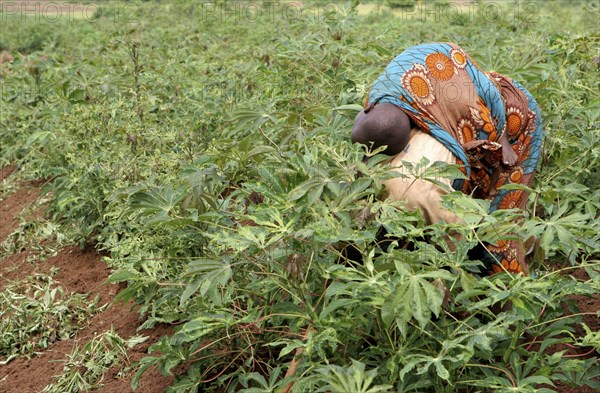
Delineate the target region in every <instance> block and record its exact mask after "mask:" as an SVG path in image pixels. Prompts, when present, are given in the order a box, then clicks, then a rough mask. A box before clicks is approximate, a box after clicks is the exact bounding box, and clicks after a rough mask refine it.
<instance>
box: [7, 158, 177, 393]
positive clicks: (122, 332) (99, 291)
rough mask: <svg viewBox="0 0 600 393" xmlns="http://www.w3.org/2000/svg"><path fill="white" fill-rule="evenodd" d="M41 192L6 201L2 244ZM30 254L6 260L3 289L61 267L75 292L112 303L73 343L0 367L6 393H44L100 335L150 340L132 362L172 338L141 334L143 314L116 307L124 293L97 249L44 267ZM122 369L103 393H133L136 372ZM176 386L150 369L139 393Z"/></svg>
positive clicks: (63, 281) (30, 188)
mask: <svg viewBox="0 0 600 393" xmlns="http://www.w3.org/2000/svg"><path fill="white" fill-rule="evenodd" d="M13 172H14V168H0V181H2V180H3V179H5V178H7V177H8V176H10V175H11V174H12V173H13ZM39 192H40V190H39V187H37V186H36V185H35V184H31V183H30V184H23V185H22V186H21V188H20V189H19V190H17V191H16V192H15V193H13V194H11V195H9V196H7V197H6V198H5V199H4V200H3V201H1V202H0V242H2V241H3V240H4V239H5V238H6V236H8V235H9V234H10V233H11V232H12V231H14V230H15V229H16V228H18V226H19V220H18V218H16V216H17V215H18V214H19V213H20V212H22V211H23V210H24V209H25V208H27V207H28V206H30V205H31V204H32V203H34V202H35V201H36V200H37V198H38V197H39ZM28 255H30V251H29V250H25V251H22V252H19V253H17V254H14V255H11V256H9V257H7V258H4V259H2V260H0V289H3V288H4V287H5V285H6V283H7V282H8V281H9V280H17V279H23V278H25V277H27V276H28V275H31V274H33V273H45V274H49V273H50V271H51V270H53V269H56V268H58V273H56V274H55V275H54V276H53V278H54V279H55V280H56V281H58V283H59V284H60V285H61V286H62V287H63V288H64V289H65V291H66V292H69V293H89V294H90V295H89V299H93V298H94V297H95V296H96V295H99V296H100V303H99V304H108V306H107V307H106V308H105V309H104V310H103V311H101V312H100V313H98V314H96V315H94V316H93V317H92V318H90V320H89V324H88V325H87V326H86V327H85V328H83V329H82V330H80V331H79V332H78V333H77V334H76V335H75V336H74V337H73V338H71V339H69V340H64V341H57V342H55V343H53V344H52V345H50V347H49V348H47V349H45V350H43V351H41V353H39V354H38V355H37V356H35V357H32V358H31V359H25V358H17V359H15V360H13V361H11V362H9V363H8V364H7V365H4V366H0V392H3V393H34V392H40V391H42V390H43V389H44V387H45V386H46V385H48V384H49V383H51V382H52V376H53V375H57V374H60V373H61V371H62V367H63V363H62V362H61V361H62V360H63V359H64V358H65V355H66V354H70V353H71V352H72V351H73V349H74V348H75V347H76V346H80V347H81V346H83V345H85V344H86V343H87V342H88V341H89V340H90V339H92V338H93V337H94V336H96V335H98V334H101V333H103V332H106V331H108V330H110V329H111V327H112V328H114V329H115V331H116V332H117V333H118V334H119V336H120V337H121V338H123V339H127V338H129V337H132V336H136V335H143V336H149V339H148V340H146V341H145V342H144V343H142V344H138V345H137V346H135V347H134V348H133V349H131V350H129V352H128V356H129V361H130V363H133V362H136V361H138V360H140V359H141V358H142V357H144V356H146V353H147V350H148V347H149V346H150V345H151V344H153V343H154V342H156V341H157V340H158V339H159V338H160V337H162V336H164V335H168V334H170V332H171V330H172V329H171V327H170V326H167V325H162V326H157V327H155V328H154V329H149V330H144V331H140V332H137V331H136V329H137V328H138V327H139V326H140V324H141V321H139V319H138V318H139V314H138V313H137V312H136V311H135V309H133V304H132V303H128V304H122V303H119V304H112V299H113V298H114V297H115V295H116V294H117V293H118V292H119V289H120V288H119V286H117V285H114V284H105V280H106V278H107V277H108V276H109V274H110V269H109V268H108V266H107V265H106V264H105V263H104V262H102V260H101V256H100V255H99V254H97V253H96V252H95V251H94V250H80V249H79V248H77V247H66V248H64V249H62V250H61V251H60V252H59V253H58V255H56V256H53V257H50V258H48V259H46V260H45V261H42V262H37V263H30V262H28V261H27V256H28ZM120 371H122V370H118V369H111V370H109V371H108V372H107V375H105V379H104V381H103V384H104V387H103V388H101V389H100V390H99V391H100V392H106V393H113V392H115V393H116V392H118V393H123V392H131V391H132V389H131V385H130V383H131V378H132V377H133V372H130V373H128V374H126V375H119V372H120ZM172 382H173V378H172V377H163V376H161V375H160V374H159V373H158V372H157V371H155V370H150V371H149V372H147V373H145V374H144V376H143V377H142V379H141V383H140V388H139V389H138V392H144V393H145V392H148V393H155V392H156V393H158V392H164V391H165V389H166V387H167V386H169V385H170V384H171V383H172Z"/></svg>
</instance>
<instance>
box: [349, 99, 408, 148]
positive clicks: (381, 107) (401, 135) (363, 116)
mask: <svg viewBox="0 0 600 393" xmlns="http://www.w3.org/2000/svg"><path fill="white" fill-rule="evenodd" d="M410 129H411V127H410V119H409V117H408V116H407V115H406V113H404V111H403V110H402V109H400V108H399V107H397V106H396V105H393V104H388V103H382V104H375V105H374V104H370V105H369V106H368V107H367V108H365V110H364V111H362V112H360V113H359V114H358V115H357V116H356V119H355V120H354V127H353V128H352V142H354V143H361V144H363V145H367V146H369V147H372V148H374V149H375V148H378V147H380V146H384V145H386V146H387V149H386V150H385V151H384V153H385V154H388V155H394V154H398V153H400V152H401V151H402V149H404V147H405V146H406V144H407V143H408V140H409V139H410Z"/></svg>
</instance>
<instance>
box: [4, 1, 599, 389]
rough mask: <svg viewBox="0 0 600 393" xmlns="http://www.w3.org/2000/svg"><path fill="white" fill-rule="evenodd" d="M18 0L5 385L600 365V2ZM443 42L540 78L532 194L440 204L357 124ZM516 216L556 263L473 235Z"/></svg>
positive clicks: (174, 383) (7, 163) (464, 377)
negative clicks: (439, 214)
mask: <svg viewBox="0 0 600 393" xmlns="http://www.w3.org/2000/svg"><path fill="white" fill-rule="evenodd" d="M0 5H1V7H0V10H1V13H0V23H1V34H0V87H1V98H0V99H1V101H0V316H1V318H2V319H1V320H0V391H2V392H15V393H17V392H19V393H22V392H27V393H28V392H41V391H44V392H57V393H64V392H84V391H99V392H127V391H132V390H136V391H138V392H163V391H167V392H219V393H222V392H245V393H258V392H279V393H289V392H307V393H309V392H311V393H312V392H333V393H342V392H346V393H357V392H364V393H375V392H398V393H399V392H448V393H450V392H465V393H471V392H515V391H517V392H593V391H597V390H598V389H600V381H599V377H600V368H599V367H598V354H599V353H600V334H599V333H598V326H599V309H600V298H599V296H598V294H599V288H600V275H599V270H600V269H599V266H600V260H599V257H600V220H599V218H600V187H599V185H600V173H599V171H598V168H599V167H600V134H599V132H598V130H599V124H600V123H599V116H600V110H599V108H600V97H599V87H600V86H599V81H600V57H599V44H600V33H599V29H598V20H599V17H600V15H599V12H600V10H599V5H598V2H597V1H591V0H590V1H583V0H573V1H564V2H563V1H549V2H543V1H535V0H531V1H528V0H521V1H514V2H512V1H511V2H508V1H506V2H505V1H495V2H494V1H480V2H475V1H473V2H472V1H427V0H426V1H416V2H415V1H411V0H395V1H392V0H390V1H379V2H376V1H373V2H366V1H363V2H358V1H354V2H351V1H347V2H342V1H339V2H321V1H320V2H315V1H303V2H291V1H280V2H270V1H256V2H252V1H213V2H205V1H183V0H180V1H177V0H172V1H147V2H145V1H144V2H137V1H128V2H117V1H114V2H110V1H108V2H77V1H69V2H66V1H65V2H60V1H53V2H49V1H38V2H36V1H0ZM431 41H444V42H445V41H451V42H456V43H458V44H459V45H461V46H462V47H463V48H465V50H466V51H467V52H468V53H469V54H470V55H471V56H472V57H473V58H474V59H475V60H476V61H477V62H478V64H479V65H480V66H481V67H482V68H484V69H486V70H494V71H496V72H499V73H502V74H506V75H509V76H511V77H512V78H514V79H515V80H517V81H519V82H521V83H522V84H523V85H525V86H526V87H527V88H528V90H529V91H531V93H532V94H533V95H534V96H535V97H536V99H537V101H538V103H539V104H540V106H541V109H542V115H543V124H544V130H545V141H544V153H543V159H542V162H541V164H540V168H539V173H538V175H537V178H536V183H535V184H534V186H533V187H532V188H531V197H530V201H529V204H528V207H527V210H526V212H525V216H524V217H521V213H520V212H518V211H514V210H504V211H496V212H494V213H493V214H488V213H486V212H487V210H488V209H487V204H488V202H486V201H481V200H475V199H472V198H470V197H469V196H467V195H462V194H460V193H458V192H457V193H452V194H450V195H449V196H448V197H447V199H446V200H445V202H444V203H446V204H447V206H452V208H453V209H454V211H455V212H456V214H459V215H461V216H462V217H463V218H464V221H465V222H464V223H463V224H455V225H452V226H451V227H449V226H447V225H442V224H437V225H431V226H427V225H425V223H424V220H423V218H422V217H421V215H420V214H419V213H418V212H411V211H407V210H406V209H404V208H403V206H402V203H399V202H398V203H393V202H390V201H387V200H385V199H383V198H382V197H381V196H382V195H383V191H384V190H383V189H382V185H381V184H382V183H381V182H382V180H384V179H386V178H387V177H388V176H389V172H388V171H387V170H386V168H385V167H384V166H381V165H379V163H380V162H381V161H382V159H383V158H385V157H382V155H375V156H373V157H371V158H370V159H368V160H365V159H363V150H362V149H361V148H360V147H359V146H357V145H353V144H351V142H350V138H349V136H350V130H351V127H352V124H353V120H354V116H355V115H356V113H357V110H360V108H361V106H362V102H363V100H364V98H365V95H366V93H367V91H368V89H369V87H370V85H371V83H372V82H373V81H374V79H375V78H377V76H378V75H379V74H380V73H381V71H382V70H383V68H384V67H385V66H386V65H387V63H388V62H389V61H390V60H391V59H392V58H393V57H394V56H395V55H396V54H397V53H399V52H400V51H402V50H403V49H404V48H406V47H408V46H410V45H414V44H418V43H423V42H431ZM443 173H447V174H448V176H451V175H452V174H453V173H455V171H453V170H451V168H448V170H447V171H445V172H444V171H443ZM438 175H439V173H438ZM423 176H425V177H426V176H428V175H427V174H424V175H423ZM517 221H519V222H521V225H517V224H515V222H517ZM450 229H451V230H453V231H455V233H457V234H458V235H460V237H461V238H462V239H463V240H462V241H460V242H456V244H455V250H454V251H450V249H449V248H448V244H447V237H446V234H447V233H448V231H449V230H450ZM383 230H385V231H387V233H389V234H392V235H393V238H391V240H390V241H387V242H384V243H382V242H379V241H380V240H381V239H380V237H379V238H378V234H381V232H382V231H383ZM509 233H510V234H511V235H508V234H509ZM506 236H514V237H515V238H517V239H521V240H523V241H525V240H527V239H530V238H532V236H533V238H535V239H538V242H537V243H531V244H533V246H531V251H532V252H531V256H532V257H531V262H530V265H531V266H530V267H531V270H532V272H533V274H532V275H531V276H527V277H525V276H517V275H510V274H507V273H503V274H497V275H494V276H491V277H489V276H487V275H485V274H482V273H481V272H480V267H481V263H480V262H479V261H476V260H470V259H469V258H468V256H467V253H468V251H469V250H470V249H471V248H472V247H474V246H475V245H477V244H478V243H479V242H495V241H497V240H498V239H504V238H506ZM348 244H352V245H353V247H354V251H355V252H356V253H359V254H361V255H362V262H361V263H357V262H353V261H350V260H347V259H346V253H345V252H344V251H343V248H344V246H346V245H348ZM528 244H529V243H528Z"/></svg>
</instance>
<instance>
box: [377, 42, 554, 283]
mask: <svg viewBox="0 0 600 393" xmlns="http://www.w3.org/2000/svg"><path fill="white" fill-rule="evenodd" d="M377 103H390V104H394V105H396V106H398V107H399V108H401V109H402V110H403V111H404V112H405V113H406V114H407V115H408V116H409V117H410V119H411V121H412V122H413V123H414V124H415V125H416V126H417V127H418V128H419V129H420V130H422V131H424V132H426V133H428V134H430V135H431V136H433V137H434V138H435V139H436V140H438V141H439V142H440V143H442V144H443V145H444V146H445V147H446V148H448V150H450V151H451V152H452V154H453V155H454V157H456V162H457V163H459V164H461V165H462V170H463V172H464V173H465V175H466V176H467V179H457V180H455V181H454V183H453V187H454V189H456V190H461V191H462V192H464V193H467V194H469V195H472V196H473V197H475V198H482V199H490V200H491V207H490V212H491V211H495V210H497V209H509V208H515V207H516V208H524V207H525V205H526V203H527V199H528V197H529V195H528V193H527V192H526V191H524V190H520V189H519V190H505V189H501V190H500V189H499V187H501V186H503V185H507V184H523V185H531V183H532V182H533V178H534V175H535V169H536V167H537V164H538V161H539V159H540V155H541V150H542V121H541V115H540V110H539V107H538V104H537V103H536V101H535V99H534V98H533V96H532V95H531V94H530V93H529V92H528V91H527V90H526V89H525V88H524V87H523V86H522V85H521V84H519V83H518V82H516V81H513V80H512V79H510V78H508V77H506V76H503V75H500V74H497V73H495V72H484V71H482V70H481V69H480V68H479V66H478V65H477V63H476V62H475V61H474V60H473V59H472V58H471V57H470V56H469V55H468V54H467V53H466V52H465V51H464V50H463V49H462V48H461V47H459V46H458V45H456V44H454V43H430V44H422V45H417V46H413V47H410V48H408V49H406V50H405V51H404V52H402V53H401V54H399V55H398V56H396V57H395V58H394V59H393V60H392V61H391V62H390V64H389V65H388V66H387V67H386V68H385V70H384V72H383V73H382V74H381V76H380V77H379V78H378V79H377V80H376V81H375V83H374V84H373V86H372V88H371V90H370V92H369V95H368V97H367V98H366V100H365V107H367V105H372V104H377ZM505 133H506V135H507V138H508V141H509V142H510V144H511V147H512V148H513V150H514V152H515V153H516V155H517V158H518V159H517V163H516V164H515V165H514V166H510V167H508V166H505V165H503V164H502V153H501V145H500V144H499V143H498V141H499V139H500V136H501V135H503V134H505ZM487 248H488V250H489V251H490V254H491V257H492V258H493V259H494V263H492V264H491V265H490V266H491V270H492V272H500V271H504V270H506V271H509V272H515V273H521V272H525V273H527V267H526V264H525V256H524V252H523V247H522V245H521V244H520V243H519V242H518V241H515V240H506V241H501V242H499V243H498V244H493V245H487Z"/></svg>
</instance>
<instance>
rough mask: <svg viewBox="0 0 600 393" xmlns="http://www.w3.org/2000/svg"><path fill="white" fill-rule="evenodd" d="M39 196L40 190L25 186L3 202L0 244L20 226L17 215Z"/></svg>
mask: <svg viewBox="0 0 600 393" xmlns="http://www.w3.org/2000/svg"><path fill="white" fill-rule="evenodd" d="M38 196H39V188H37V187H34V186H33V185H31V184H25V185H23V186H22V187H21V188H20V189H19V190H18V191H17V192H15V193H13V194H11V195H9V196H7V197H6V199H4V200H3V201H2V203H1V204H0V242H2V241H3V240H4V239H6V236H8V235H9V234H10V233H11V232H12V231H13V230H14V229H15V228H16V227H18V226H19V219H18V218H17V217H16V215H17V214H19V213H20V212H21V211H22V210H23V209H24V208H25V207H26V206H28V205H29V204H30V203H32V202H34V201H35V200H36V199H37V198H38Z"/></svg>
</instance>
